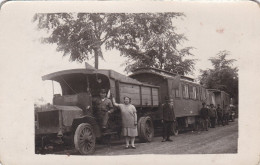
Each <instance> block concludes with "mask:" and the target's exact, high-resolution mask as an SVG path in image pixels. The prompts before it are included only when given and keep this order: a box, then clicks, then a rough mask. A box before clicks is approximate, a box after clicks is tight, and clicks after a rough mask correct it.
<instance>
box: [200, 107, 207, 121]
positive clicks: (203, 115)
mask: <svg viewBox="0 0 260 165" xmlns="http://www.w3.org/2000/svg"><path fill="white" fill-rule="evenodd" d="M200 116H201V117H202V118H204V119H206V118H208V117H209V109H208V108H206V107H205V108H201V110H200Z"/></svg>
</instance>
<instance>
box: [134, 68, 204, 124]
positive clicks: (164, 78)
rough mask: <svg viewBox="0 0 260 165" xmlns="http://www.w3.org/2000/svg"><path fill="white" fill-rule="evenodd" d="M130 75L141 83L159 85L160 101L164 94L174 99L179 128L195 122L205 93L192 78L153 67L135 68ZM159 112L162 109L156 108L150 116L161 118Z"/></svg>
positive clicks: (161, 101) (162, 99) (155, 118)
mask: <svg viewBox="0 0 260 165" xmlns="http://www.w3.org/2000/svg"><path fill="white" fill-rule="evenodd" d="M130 77H132V78H134V79H136V80H138V81H141V82H143V83H148V84H151V85H156V86H160V96H161V97H160V101H159V102H160V103H164V102H165V100H164V98H165V97H166V96H168V97H171V98H173V99H174V106H175V109H174V110H175V115H176V117H177V120H178V125H179V129H181V128H186V127H188V126H189V125H194V124H195V123H196V118H197V117H198V115H199V111H200V109H201V107H202V102H205V101H206V99H207V94H206V89H205V88H204V87H203V86H201V85H199V84H197V83H195V82H194V80H193V79H192V78H189V77H186V76H180V75H177V74H175V73H172V72H167V71H164V70H160V69H154V68H140V69H137V70H135V71H134V72H133V74H132V75H130ZM161 113H162V111H161V110H159V109H158V111H157V112H155V113H153V114H152V118H153V119H154V120H161V118H160V117H161Z"/></svg>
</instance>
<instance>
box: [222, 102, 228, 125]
mask: <svg viewBox="0 0 260 165" xmlns="http://www.w3.org/2000/svg"><path fill="white" fill-rule="evenodd" d="M223 111H224V122H225V124H227V125H228V124H229V108H228V105H225V108H224V110H223Z"/></svg>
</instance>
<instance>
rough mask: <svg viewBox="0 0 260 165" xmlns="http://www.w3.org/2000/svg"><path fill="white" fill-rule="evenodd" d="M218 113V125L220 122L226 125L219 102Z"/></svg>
mask: <svg viewBox="0 0 260 165" xmlns="http://www.w3.org/2000/svg"><path fill="white" fill-rule="evenodd" d="M217 115H218V125H220V123H221V124H222V125H223V126H224V122H223V109H221V108H220V105H219V104H218V107H217Z"/></svg>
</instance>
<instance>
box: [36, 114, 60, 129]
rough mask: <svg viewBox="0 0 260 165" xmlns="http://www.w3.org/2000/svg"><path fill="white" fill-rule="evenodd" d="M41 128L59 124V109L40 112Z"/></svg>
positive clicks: (39, 121)
mask: <svg viewBox="0 0 260 165" xmlns="http://www.w3.org/2000/svg"><path fill="white" fill-rule="evenodd" d="M38 123H39V128H51V127H58V126H59V111H49V112H38Z"/></svg>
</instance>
